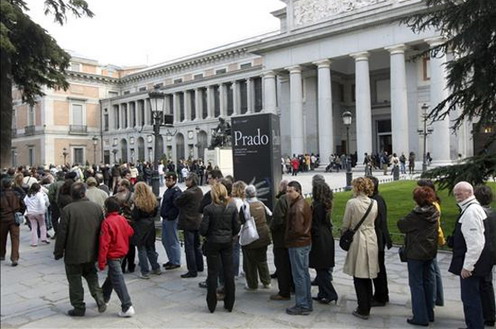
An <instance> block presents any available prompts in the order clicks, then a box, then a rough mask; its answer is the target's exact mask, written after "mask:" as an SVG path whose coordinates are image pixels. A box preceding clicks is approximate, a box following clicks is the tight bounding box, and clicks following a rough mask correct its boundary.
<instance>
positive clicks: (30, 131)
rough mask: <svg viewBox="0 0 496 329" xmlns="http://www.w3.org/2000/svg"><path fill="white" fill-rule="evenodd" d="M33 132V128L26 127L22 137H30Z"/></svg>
mask: <svg viewBox="0 0 496 329" xmlns="http://www.w3.org/2000/svg"><path fill="white" fill-rule="evenodd" d="M34 132H35V126H26V127H24V135H26V136H32V135H34Z"/></svg>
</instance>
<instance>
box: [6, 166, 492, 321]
mask: <svg viewBox="0 0 496 329" xmlns="http://www.w3.org/2000/svg"><path fill="white" fill-rule="evenodd" d="M19 174H20V175H23V174H22V173H16V172H15V171H14V172H10V175H6V176H5V177H3V179H2V190H1V211H0V219H1V221H0V224H1V225H0V227H1V235H0V238H1V241H0V256H1V257H2V261H3V260H5V254H6V243H7V236H8V235H9V234H10V237H11V245H12V248H11V250H12V252H11V262H12V266H16V265H17V264H18V261H19V226H18V225H17V224H16V223H15V214H16V213H19V212H20V213H25V215H26V217H27V218H28V220H29V222H30V224H31V226H30V227H31V245H32V246H33V247H35V246H37V245H38V243H39V242H40V241H41V243H45V244H49V243H50V242H49V237H48V236H47V228H46V226H47V217H50V216H47V212H48V208H49V207H52V209H56V211H53V212H51V215H52V216H51V218H52V224H54V223H55V222H56V224H55V225H53V227H54V230H55V237H54V238H55V239H56V242H55V248H54V257H55V259H61V258H64V265H65V271H66V276H67V280H68V283H69V291H70V302H71V305H72V306H73V307H74V308H73V309H72V310H70V311H69V312H68V315H70V316H84V315H85V311H86V304H85V302H84V290H83V286H82V278H83V277H84V278H85V280H86V281H87V283H88V287H89V289H90V292H91V295H92V297H93V298H94V299H95V301H96V303H97V307H98V311H99V312H104V311H105V310H106V306H107V304H108V302H109V300H110V297H111V293H112V291H113V290H115V291H116V293H117V296H118V297H119V300H120V301H121V311H120V312H119V316H121V317H131V316H133V315H134V314H135V309H134V306H133V303H132V302H131V297H130V296H129V293H128V291H127V288H126V284H125V280H124V273H125V272H126V271H127V272H133V271H134V267H135V252H136V249H137V251H138V259H139V263H138V265H139V268H140V275H139V277H140V278H142V279H149V278H150V275H160V274H162V270H161V266H160V265H159V262H158V253H157V251H156V250H155V221H156V220H157V219H159V218H160V217H162V228H163V232H162V244H163V246H164V249H165V251H166V254H167V258H168V261H167V262H166V263H164V264H163V267H164V269H165V270H166V271H170V270H175V269H179V268H180V267H181V246H180V243H181V242H180V240H179V230H182V231H183V232H182V233H183V237H184V247H185V259H186V267H187V272H186V273H183V274H181V275H180V276H181V278H183V279H190V278H195V277H197V276H198V272H202V271H203V270H204V260H203V257H204V256H206V263H207V268H208V275H207V280H206V282H200V287H205V288H207V296H206V302H207V306H208V309H209V311H210V312H212V313H213V312H215V310H216V305H217V303H218V301H220V300H222V301H223V302H224V308H225V309H226V310H227V311H229V312H231V311H232V310H233V308H234V304H235V298H236V292H235V284H234V277H235V276H237V275H238V274H239V267H240V266H239V264H240V250H241V251H242V253H243V263H242V268H243V272H244V276H245V279H246V285H245V289H246V290H248V291H253V292H255V291H257V290H258V289H259V288H260V287H261V288H263V289H272V285H271V275H270V273H269V267H268V263H267V251H268V246H269V245H270V244H272V243H273V253H274V264H275V267H276V277H277V281H278V285H277V287H278V291H277V293H275V294H273V295H271V296H270V300H272V301H287V300H290V299H291V292H294V305H293V306H291V307H288V308H287V309H286V312H287V313H288V314H290V315H308V314H310V313H311V312H312V311H313V302H314V301H315V302H318V303H320V304H330V303H332V302H334V303H337V301H338V298H339V295H338V291H337V289H336V288H335V286H334V285H333V283H332V281H333V280H332V273H333V269H334V267H335V265H336V264H335V249H334V246H335V242H334V238H335V237H334V236H333V230H332V221H331V217H332V209H333V193H332V190H331V189H330V187H329V185H328V184H327V183H326V182H325V179H324V177H323V176H322V175H319V174H317V175H314V176H313V179H312V200H311V202H308V201H307V200H305V198H304V197H303V194H302V187H301V185H300V184H299V183H298V182H297V181H291V182H288V181H282V182H281V184H280V187H279V191H278V195H277V201H276V203H275V206H274V211H273V212H272V211H271V209H268V208H267V207H266V206H265V204H264V203H263V202H261V201H260V200H259V199H258V198H257V189H256V187H255V186H253V185H246V183H245V182H242V181H235V180H234V178H232V177H230V176H228V177H225V178H224V177H223V176H222V173H221V172H220V171H219V170H216V169H212V170H210V171H209V172H208V174H207V181H208V183H209V185H210V191H208V192H207V193H205V194H203V192H202V190H201V189H200V188H199V187H198V183H199V178H198V175H197V174H196V173H194V172H189V173H188V174H187V175H186V177H185V184H186V190H184V191H182V190H181V189H180V188H179V187H178V186H177V183H178V175H177V173H176V172H167V173H164V180H165V185H166V187H167V189H166V191H165V193H164V195H163V197H162V203H161V204H159V203H158V202H157V198H156V197H155V195H154V194H153V193H152V191H151V188H150V186H149V185H148V184H147V183H146V182H144V181H137V182H136V183H135V184H133V183H132V182H133V180H131V179H127V178H126V175H127V174H128V173H126V172H125V173H124V175H123V176H121V177H120V178H119V179H118V180H117V183H116V186H115V190H114V193H113V196H109V194H107V192H106V191H110V189H109V187H108V186H107V185H106V184H104V182H103V179H102V177H101V176H99V175H98V173H95V174H94V176H90V177H88V178H87V179H86V183H83V181H82V179H81V178H80V177H79V176H78V174H77V173H76V171H68V172H66V173H65V174H64V175H62V174H60V173H55V176H56V177H58V181H56V182H54V181H52V182H51V183H50V184H47V187H45V189H43V188H42V185H41V184H39V183H38V182H37V179H33V178H32V176H31V175H26V176H25V177H31V178H30V179H28V180H26V181H25V180H24V179H23V177H21V176H18V175H19ZM52 178H53V177H52ZM31 181H32V182H31ZM48 181H50V179H48ZM16 182H17V183H16ZM29 183H30V185H29V187H27V186H26V185H27V184H29ZM19 187H20V189H19ZM378 187H379V183H378V180H377V179H376V178H375V177H358V178H356V179H354V180H353V182H352V189H353V197H352V198H351V199H350V200H349V201H348V202H347V204H346V207H345V212H344V217H343V224H342V227H341V231H342V232H344V231H346V230H353V231H354V235H353V240H352V242H351V244H350V246H349V249H348V250H347V252H346V258H345V261H344V264H343V272H344V273H345V274H348V275H349V276H351V277H352V278H353V283H354V288H355V293H356V296H357V307H356V309H355V310H354V311H353V312H352V314H353V315H354V316H356V317H357V318H360V319H363V320H366V319H368V318H369V317H370V315H371V310H372V308H373V307H380V306H386V305H387V303H388V302H389V290H388V285H387V269H386V266H385V262H384V258H385V256H384V254H385V248H388V249H389V248H391V246H392V242H391V238H390V235H389V231H388V225H387V223H388V218H387V205H386V202H385V200H384V199H383V198H382V197H381V196H380V193H379V189H378ZM95 189H99V191H102V193H104V194H105V195H103V194H102V193H100V192H96V191H95ZM26 190H27V191H26ZM45 190H46V191H45ZM22 192H25V193H24V194H22ZM453 192H454V196H455V199H456V201H457V202H458V204H459V206H460V209H461V213H460V216H459V218H458V220H457V224H456V227H455V231H454V232H453V234H452V239H448V240H449V241H448V243H450V246H451V247H452V248H453V260H452V263H451V266H450V269H449V271H450V272H451V273H453V274H455V275H459V276H460V287H461V296H462V303H463V306H464V312H465V321H466V324H467V326H468V328H482V327H483V326H484V324H485V325H494V314H495V310H494V308H495V307H494V289H493V287H492V277H491V273H492V268H493V266H494V264H495V263H496V257H495V255H494V250H495V245H494V241H495V235H494V234H495V231H496V229H495V226H496V224H495V213H494V211H492V210H491V209H490V208H489V204H490V203H491V201H492V194H491V189H490V188H488V187H487V186H480V187H477V188H476V189H475V191H474V189H473V187H472V186H471V185H470V184H469V183H467V182H460V183H458V184H457V185H456V186H455V188H454V191H453ZM105 196H106V197H105ZM412 196H413V200H414V202H415V207H414V208H413V209H412V210H411V211H410V212H409V213H408V214H405V216H404V217H403V218H401V219H399V220H398V221H397V225H398V228H399V230H400V231H401V232H403V233H404V234H405V256H406V262H407V268H408V275H409V287H410V292H411V299H412V317H411V318H408V319H407V322H408V323H409V324H411V325H420V326H427V325H429V323H430V322H433V321H435V312H434V310H435V306H442V305H443V304H444V296H443V293H442V292H443V286H442V275H441V273H440V271H439V267H438V266H437V262H436V254H437V249H438V247H439V246H441V245H443V244H444V243H445V237H444V233H443V231H442V229H441V228H440V217H441V200H440V199H439V197H438V196H437V194H436V191H435V187H434V184H432V182H430V181H419V182H418V187H416V188H415V189H414V190H413V194H412ZM102 200H103V204H102ZM54 213H55V216H54ZM57 214H59V216H60V218H57V217H56V216H57ZM250 220H252V221H253V223H254V230H256V236H257V238H256V239H255V240H254V241H252V242H250V243H246V244H245V243H243V244H242V245H241V244H240V234H241V235H242V234H243V231H244V228H245V227H246V226H247V225H248V223H247V222H248V221H250ZM38 231H39V232H38ZM202 236H203V238H201V237H202ZM336 238H337V237H336ZM202 240H203V243H202ZM95 262H97V265H98V269H100V270H104V268H105V266H108V274H107V279H106V280H105V283H104V284H103V286H102V287H100V286H99V284H98V275H97V267H96V265H95ZM126 263H127V267H126ZM310 268H313V269H314V270H315V271H316V273H317V275H316V278H315V280H314V282H312V281H311V279H310V272H309V269H310ZM259 281H260V283H261V285H259ZM313 283H315V284H316V285H317V287H318V293H317V295H316V296H312V294H311V285H312V284H313ZM338 290H339V289H338ZM482 301H484V303H483V302H482Z"/></svg>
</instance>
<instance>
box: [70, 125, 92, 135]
mask: <svg viewBox="0 0 496 329" xmlns="http://www.w3.org/2000/svg"><path fill="white" fill-rule="evenodd" d="M69 133H70V134H87V133H88V126H83V125H69Z"/></svg>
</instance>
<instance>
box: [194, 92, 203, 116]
mask: <svg viewBox="0 0 496 329" xmlns="http://www.w3.org/2000/svg"><path fill="white" fill-rule="evenodd" d="M195 110H196V120H201V119H202V97H201V91H200V88H195Z"/></svg>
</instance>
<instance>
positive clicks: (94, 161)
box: [91, 136, 98, 166]
mask: <svg viewBox="0 0 496 329" xmlns="http://www.w3.org/2000/svg"><path fill="white" fill-rule="evenodd" d="M91 140H92V141H93V163H94V164H95V166H96V145H97V144H98V137H96V136H93V138H92V139H91Z"/></svg>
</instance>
